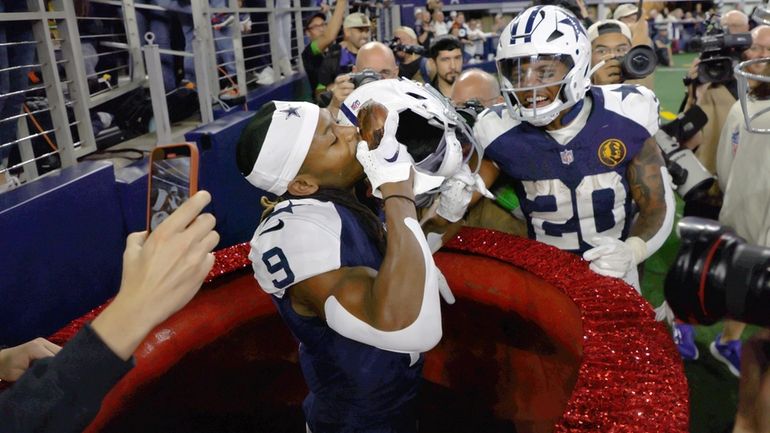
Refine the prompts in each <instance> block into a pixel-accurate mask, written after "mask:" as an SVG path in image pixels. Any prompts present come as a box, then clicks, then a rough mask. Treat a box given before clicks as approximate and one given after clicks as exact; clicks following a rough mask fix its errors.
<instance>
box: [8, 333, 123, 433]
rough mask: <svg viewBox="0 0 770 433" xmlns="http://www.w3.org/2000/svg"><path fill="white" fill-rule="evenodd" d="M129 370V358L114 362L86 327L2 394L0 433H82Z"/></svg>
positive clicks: (110, 351) (114, 357) (118, 359)
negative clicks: (105, 397)
mask: <svg viewBox="0 0 770 433" xmlns="http://www.w3.org/2000/svg"><path fill="white" fill-rule="evenodd" d="M133 366H134V361H133V358H132V359H131V360H129V361H123V360H122V359H120V358H118V356H117V355H115V353H113V352H112V350H110V348H109V347H107V346H106V345H105V344H104V342H102V340H101V339H100V338H99V336H97V335H96V333H95V332H94V331H93V329H91V326H90V325H86V326H85V327H84V328H83V329H82V330H81V331H80V332H79V333H78V334H77V335H75V337H74V338H73V339H72V340H70V341H69V343H67V345H66V346H64V348H62V350H61V351H60V352H59V353H58V354H57V355H56V356H55V357H51V358H46V359H41V360H38V361H35V362H34V363H33V364H32V366H31V367H30V369H29V370H27V371H26V372H25V373H24V375H22V377H21V378H20V379H19V380H18V381H17V382H16V383H15V384H14V385H13V387H11V388H10V389H8V390H7V391H5V392H4V393H2V394H0V420H1V421H0V431H2V432H3V433H5V432H32V431H35V432H38V431H40V432H48V431H51V432H54V431H55V432H81V431H83V429H85V427H86V426H87V425H88V424H89V423H90V422H91V421H92V420H93V418H94V417H95V416H96V414H97V412H98V411H99V407H100V406H101V404H102V399H103V398H104V396H105V395H106V394H107V392H108V391H109V390H110V389H111V388H112V387H113V385H115V383H117V382H118V380H120V378H122V377H123V376H124V375H125V374H126V373H127V372H128V371H129V370H131V368H133Z"/></svg>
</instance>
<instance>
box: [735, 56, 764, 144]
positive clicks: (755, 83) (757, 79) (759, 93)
mask: <svg viewBox="0 0 770 433" xmlns="http://www.w3.org/2000/svg"><path fill="white" fill-rule="evenodd" d="M734 71H735V77H736V79H737V81H738V95H739V100H740V104H741V111H742V112H743V119H744V122H745V123H746V129H747V130H749V131H751V132H754V133H758V134H770V128H762V127H760V126H759V124H760V123H761V124H766V123H767V120H766V119H765V117H767V116H770V107H766V108H763V109H759V110H758V111H755V112H751V107H749V103H748V100H749V99H750V98H753V99H755V100H767V99H770V58H769V57H763V58H759V59H753V60H747V61H745V62H742V63H740V64H738V65H737V66H736V67H735V70H734ZM760 117H762V118H763V119H762V120H761V121H760V120H759V118H760Z"/></svg>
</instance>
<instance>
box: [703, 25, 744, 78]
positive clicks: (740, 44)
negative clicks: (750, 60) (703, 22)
mask: <svg viewBox="0 0 770 433" xmlns="http://www.w3.org/2000/svg"><path fill="white" fill-rule="evenodd" d="M716 17H717V15H712V16H711V17H709V19H708V21H707V26H706V29H707V30H706V34H705V35H703V36H700V37H698V36H696V37H694V38H692V39H690V48H691V49H692V50H693V51H696V52H699V53H700V56H699V58H700V64H699V65H698V81H700V82H701V83H724V82H727V81H730V80H731V79H732V78H733V63H734V62H737V61H739V60H740V59H741V55H742V54H743V52H744V51H746V50H747V49H749V48H750V47H751V33H732V34H731V33H726V32H725V31H724V29H722V27H721V26H720V25H719V22H718V21H717V20H716Z"/></svg>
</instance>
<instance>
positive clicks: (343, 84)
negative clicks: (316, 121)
mask: <svg viewBox="0 0 770 433" xmlns="http://www.w3.org/2000/svg"><path fill="white" fill-rule="evenodd" d="M397 77H398V66H397V65H396V57H395V56H394V55H393V51H391V49H390V48H388V46H387V45H385V44H383V43H382V42H376V41H375V42H369V43H368V44H366V45H364V46H362V47H361V48H360V49H359V50H358V56H357V57H356V63H355V65H353V71H352V73H350V74H343V75H339V76H337V78H335V80H334V90H332V99H331V102H330V103H329V106H328V107H327V108H328V109H329V112H331V114H332V116H333V118H335V119H336V118H337V113H338V112H339V110H340V106H341V105H342V101H344V100H345V98H347V97H348V95H350V93H351V92H352V91H353V89H355V88H356V87H359V86H360V85H362V84H366V83H367V82H369V81H374V80H379V79H387V78H397Z"/></svg>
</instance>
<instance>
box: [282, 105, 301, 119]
mask: <svg viewBox="0 0 770 433" xmlns="http://www.w3.org/2000/svg"><path fill="white" fill-rule="evenodd" d="M280 113H286V119H288V118H289V117H291V116H297V118H299V117H300V116H299V107H289V108H287V109H285V110H280Z"/></svg>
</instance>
